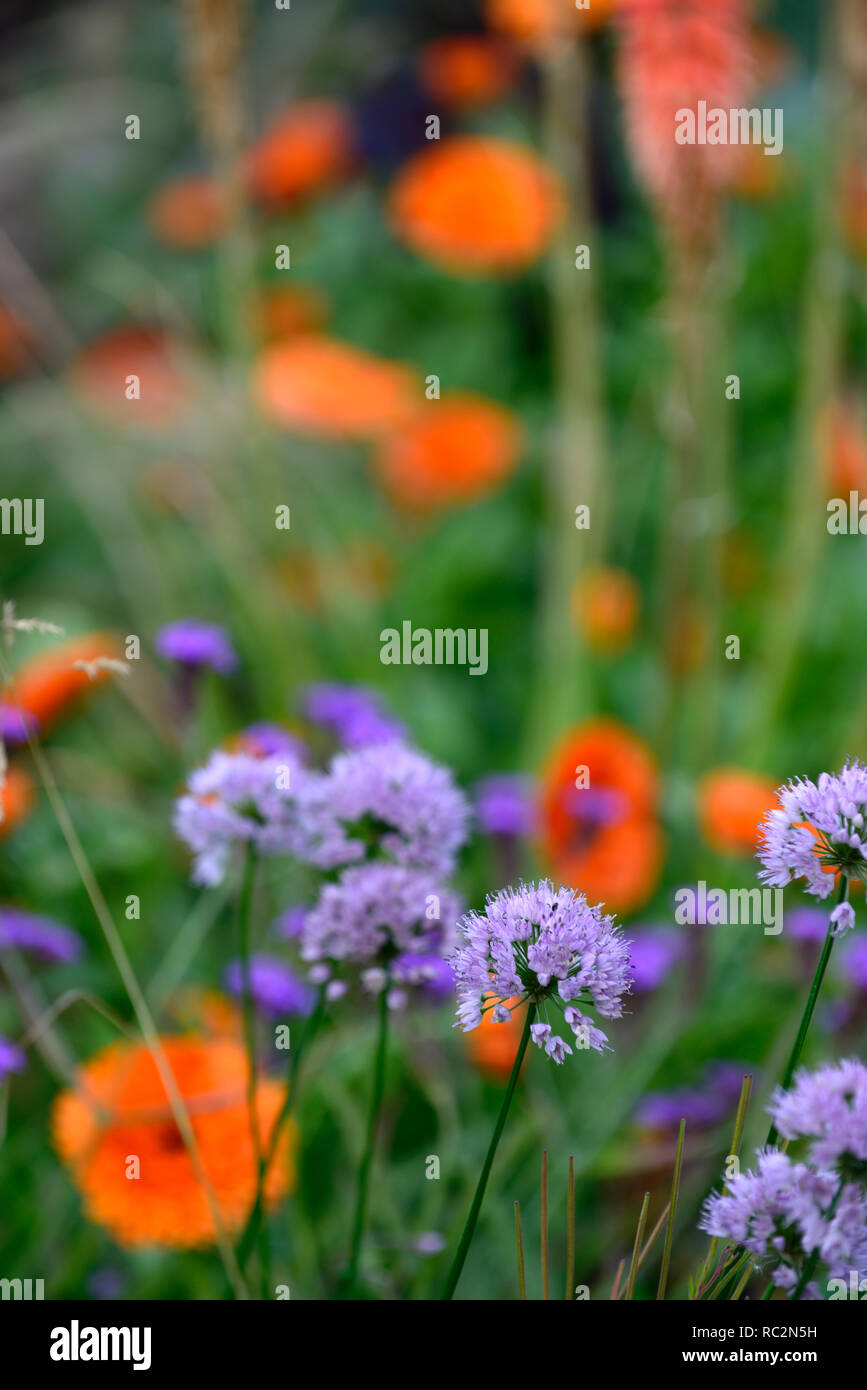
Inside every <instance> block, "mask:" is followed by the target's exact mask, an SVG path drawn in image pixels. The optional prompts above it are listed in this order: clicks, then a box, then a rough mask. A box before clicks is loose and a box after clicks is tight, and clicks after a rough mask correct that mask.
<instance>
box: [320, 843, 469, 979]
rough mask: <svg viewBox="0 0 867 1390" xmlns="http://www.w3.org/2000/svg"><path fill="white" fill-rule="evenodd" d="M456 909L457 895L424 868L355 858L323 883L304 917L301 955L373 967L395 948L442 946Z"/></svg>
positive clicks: (448, 937)
mask: <svg viewBox="0 0 867 1390" xmlns="http://www.w3.org/2000/svg"><path fill="white" fill-rule="evenodd" d="M459 911H460V907H459V904H458V901H457V899H456V898H455V897H454V896H453V895H452V894H451V893H448V892H443V891H442V885H441V883H440V882H439V880H438V879H436V878H434V877H433V876H432V875H431V874H430V873H429V872H427V871H425V870H420V869H409V868H406V867H405V866H404V865H402V864H390V863H386V862H384V861H381V860H380V861H374V862H372V863H369V864H358V865H355V866H353V867H351V868H348V869H345V870H344V872H343V874H342V875H341V877H340V879H339V880H338V881H337V882H336V883H326V884H325V886H324V887H323V889H322V891H321V893H320V895H319V900H318V902H317V903H316V905H315V907H312V908H311V909H310V912H309V913H308V914H307V920H306V922H305V923H304V932H303V936H302V941H301V955H302V957H303V959H304V960H306V961H310V962H320V961H344V960H345V961H351V962H353V963H354V964H356V965H369V966H371V967H374V966H376V967H379V966H380V965H384V964H387V963H388V961H389V960H390V959H391V957H393V956H394V954H395V953H398V954H399V953H403V952H411V953H413V954H417V953H422V954H430V953H431V952H436V951H438V950H440V951H441V950H445V949H447V948H448V946H450V945H451V941H452V940H453V939H454V938H453V932H454V923H455V921H456V918H457V916H458V913H459Z"/></svg>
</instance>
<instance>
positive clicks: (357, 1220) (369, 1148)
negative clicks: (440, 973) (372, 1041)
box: [345, 980, 388, 1295]
mask: <svg viewBox="0 0 867 1390" xmlns="http://www.w3.org/2000/svg"><path fill="white" fill-rule="evenodd" d="M387 1046H388V980H386V981H385V984H384V985H383V988H382V990H381V992H380V995H379V1035H378V1038H377V1044H376V1060H375V1062H374V1068H373V1090H372V1091H371V1093H370V1109H369V1110H368V1114H367V1138H366V1140H365V1144H364V1152H363V1154H362V1156H361V1163H360V1165H359V1169H358V1195H357V1197H356V1200H355V1217H354V1220H353V1223H352V1243H351V1245H350V1251H349V1266H348V1268H347V1271H346V1279H345V1286H346V1289H347V1292H348V1293H350V1295H351V1293H352V1291H353V1290H354V1288H355V1286H356V1284H357V1280H358V1265H359V1261H360V1259H361V1243H362V1240H363V1237H364V1217H365V1212H366V1210H367V1193H368V1189H369V1186H370V1170H371V1167H372V1164H373V1148H374V1143H375V1141H376V1126H377V1121H378V1119H379V1109H380V1106H381V1105H382V1093H383V1090H384V1089H385V1054H386V1049H387Z"/></svg>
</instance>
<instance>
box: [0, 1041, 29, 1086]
mask: <svg viewBox="0 0 867 1390" xmlns="http://www.w3.org/2000/svg"><path fill="white" fill-rule="evenodd" d="M26 1065H27V1059H26V1058H25V1056H24V1053H23V1052H22V1051H21V1048H20V1047H16V1046H15V1044H14V1043H13V1042H10V1041H9V1039H8V1038H4V1037H0V1081H2V1080H3V1078H4V1077H6V1076H11V1075H12V1073H13V1072H16V1071H23V1070H24V1068H25V1066H26Z"/></svg>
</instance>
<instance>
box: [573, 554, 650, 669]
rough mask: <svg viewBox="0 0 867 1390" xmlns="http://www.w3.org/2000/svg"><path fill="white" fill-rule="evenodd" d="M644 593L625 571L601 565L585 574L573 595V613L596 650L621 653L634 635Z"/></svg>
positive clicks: (590, 644) (578, 582)
mask: <svg viewBox="0 0 867 1390" xmlns="http://www.w3.org/2000/svg"><path fill="white" fill-rule="evenodd" d="M640 609H641V594H640V591H639V588H638V585H637V584H636V582H635V580H634V579H633V578H632V575H631V574H629V573H628V571H626V570H621V569H614V568H611V567H607V566H598V567H594V568H592V569H588V570H586V571H585V573H584V574H583V575H581V577H580V578H579V579H578V581H577V583H576V585H575V588H574V590H573V592H572V613H573V616H574V619H575V622H576V623H577V625H578V627H579V628H580V629H581V631H582V632H583V634H584V636H585V638H586V640H587V643H588V645H589V646H590V647H592V648H593V649H594V650H595V651H600V652H617V651H621V650H622V649H623V648H624V647H625V646H626V645H627V644H628V642H629V641H630V639H631V637H632V635H633V633H634V632H635V624H636V623H637V621H638V614H639V611H640Z"/></svg>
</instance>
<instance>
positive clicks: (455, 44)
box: [419, 34, 518, 111]
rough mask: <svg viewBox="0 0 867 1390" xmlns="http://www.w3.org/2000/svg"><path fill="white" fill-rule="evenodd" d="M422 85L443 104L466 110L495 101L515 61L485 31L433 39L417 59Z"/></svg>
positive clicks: (511, 78)
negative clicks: (483, 32)
mask: <svg viewBox="0 0 867 1390" xmlns="http://www.w3.org/2000/svg"><path fill="white" fill-rule="evenodd" d="M419 69H420V77H421V80H422V83H423V85H424V86H425V87H426V88H427V90H428V91H429V92H430V93H431V95H432V96H433V97H435V98H436V99H437V100H438V101H439V102H441V103H442V105H443V106H445V107H451V109H452V110H456V111H466V110H470V109H472V108H474V107H479V106H487V105H490V104H491V103H492V102H495V101H498V100H499V99H500V97H502V96H503V95H504V94H505V93H506V92H507V91H508V90H509V88H510V87H511V86H512V84H513V82H514V80H515V76H516V73H517V71H518V65H517V63H516V61H515V58H514V56H513V55H512V54H511V53H510V52H509V49H508V48H507V47H506V45H505V44H503V43H501V42H500V41H498V40H497V39H495V38H491V37H489V36H487V35H485V34H457V35H455V36H454V37H449V38H443V39H435V40H433V41H432V42H431V43H429V44H428V45H427V46H426V47H425V48H424V49H423V51H422V54H421V57H420V59H419Z"/></svg>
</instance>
